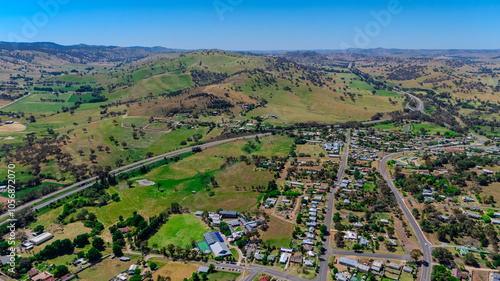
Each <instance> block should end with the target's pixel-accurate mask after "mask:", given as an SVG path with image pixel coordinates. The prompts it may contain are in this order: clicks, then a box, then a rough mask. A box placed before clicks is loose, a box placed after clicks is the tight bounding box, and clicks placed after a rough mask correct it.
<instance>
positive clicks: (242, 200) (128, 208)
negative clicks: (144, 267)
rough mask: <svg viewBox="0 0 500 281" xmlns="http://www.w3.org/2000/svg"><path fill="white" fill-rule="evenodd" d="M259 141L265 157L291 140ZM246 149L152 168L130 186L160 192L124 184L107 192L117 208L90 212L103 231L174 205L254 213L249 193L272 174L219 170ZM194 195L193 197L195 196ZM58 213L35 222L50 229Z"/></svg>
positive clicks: (221, 149) (219, 149)
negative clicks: (144, 181)
mask: <svg viewBox="0 0 500 281" xmlns="http://www.w3.org/2000/svg"><path fill="white" fill-rule="evenodd" d="M260 141H261V144H260V146H259V149H258V151H256V152H255V154H258V155H264V156H266V157H271V156H272V155H280V154H285V152H288V151H289V150H290V145H291V143H292V142H291V139H289V138H287V137H283V136H278V135H276V136H268V137H264V138H261V140H260ZM246 143H247V141H245V140H240V141H236V142H233V143H228V144H223V145H220V146H215V147H211V148H208V149H206V150H203V151H202V152H200V153H196V154H194V155H191V156H189V157H186V158H183V159H181V160H179V161H178V162H172V163H170V164H168V165H164V166H160V167H157V168H154V169H152V170H151V171H150V172H149V173H147V174H145V175H143V176H140V177H136V178H133V179H132V180H133V181H134V182H135V181H136V180H139V179H148V180H151V181H153V182H155V183H161V188H158V187H157V186H139V185H137V184H134V185H133V186H132V188H129V187H127V185H126V184H125V183H122V184H120V185H119V186H115V187H110V188H109V190H108V192H109V193H110V194H113V193H118V194H119V196H120V198H121V201H120V202H113V203H110V204H108V205H106V206H102V207H89V208H88V210H89V211H90V212H92V213H95V214H96V215H97V218H98V220H99V221H100V222H102V223H103V224H104V225H105V226H106V227H107V226H110V225H112V224H114V223H116V222H117V221H118V219H119V216H123V217H128V216H130V215H131V214H132V213H133V212H134V211H138V212H139V214H141V215H143V216H145V217H151V216H154V215H157V214H159V213H160V212H162V211H164V210H165V209H166V208H168V207H169V206H170V204H171V203H174V202H176V203H179V204H181V206H182V207H185V208H189V209H190V210H191V211H197V210H203V211H215V210H217V209H218V208H223V209H228V210H236V211H240V212H243V211H248V210H251V209H253V208H255V207H256V204H257V199H258V198H259V197H260V196H261V193H259V192H256V191H253V190H252V189H251V187H252V186H266V185H267V183H268V182H269V181H270V180H271V179H273V174H272V173H271V172H268V171H261V170H256V169H255V167H254V165H246V164H245V163H243V162H238V163H235V164H233V165H230V166H228V167H226V168H225V169H221V166H222V164H224V163H225V161H226V158H227V157H229V156H232V157H235V158H239V156H240V155H246V153H245V152H243V151H242V150H241V148H242V147H243V146H244V145H245V144H246ZM211 176H214V178H215V180H216V181H217V183H218V187H217V188H213V187H209V188H208V189H207V186H209V183H210V177H211ZM193 191H195V192H196V193H195V194H193V193H192V192H193ZM211 192H213V194H211ZM61 212H62V209H61V208H58V209H56V210H53V211H50V212H47V213H45V214H43V215H41V216H40V217H39V220H40V221H41V222H44V223H46V224H49V223H50V222H52V221H53V220H54V219H55V217H57V215H58V214H60V213H61ZM55 213H57V214H55Z"/></svg>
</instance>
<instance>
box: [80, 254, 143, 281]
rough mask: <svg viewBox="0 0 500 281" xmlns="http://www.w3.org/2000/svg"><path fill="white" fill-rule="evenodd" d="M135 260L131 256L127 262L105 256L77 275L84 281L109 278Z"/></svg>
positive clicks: (126, 268) (125, 268)
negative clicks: (105, 257)
mask: <svg viewBox="0 0 500 281" xmlns="http://www.w3.org/2000/svg"><path fill="white" fill-rule="evenodd" d="M136 261H137V260H134V259H133V258H132V260H131V261H128V262H123V261H120V259H118V258H116V259H111V258H107V259H105V260H103V261H102V262H100V263H98V264H96V265H94V266H92V267H90V268H88V269H85V270H84V271H82V272H80V273H78V277H80V280H85V281H97V280H110V279H112V278H113V277H115V276H116V275H118V274H120V273H121V272H123V271H126V270H128V268H129V267H130V266H131V265H132V264H133V263H135V262H136Z"/></svg>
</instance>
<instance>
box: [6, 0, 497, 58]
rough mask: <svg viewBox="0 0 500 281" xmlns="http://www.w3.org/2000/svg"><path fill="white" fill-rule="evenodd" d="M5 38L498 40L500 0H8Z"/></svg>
mask: <svg viewBox="0 0 500 281" xmlns="http://www.w3.org/2000/svg"><path fill="white" fill-rule="evenodd" d="M0 41H22V42H40V41H44V42H55V43H59V44H64V45H69V44H79V43H84V44H96V45H118V46H164V47H169V48H185V49H208V48H219V49H226V50H305V49H309V50H311V49H342V48H346V47H359V48H377V47H383V48H408V49H500V1H499V0H484V1H481V0H468V1H465V0H453V1H452V0H341V1H337V0H324V1H320V0H300V1H295V0H276V1H272V0H268V1H262V0H191V1H190V0H177V1H171V0H155V1H153V0H99V1H97V0H85V1H84V0H23V1H2V7H1V9H0Z"/></svg>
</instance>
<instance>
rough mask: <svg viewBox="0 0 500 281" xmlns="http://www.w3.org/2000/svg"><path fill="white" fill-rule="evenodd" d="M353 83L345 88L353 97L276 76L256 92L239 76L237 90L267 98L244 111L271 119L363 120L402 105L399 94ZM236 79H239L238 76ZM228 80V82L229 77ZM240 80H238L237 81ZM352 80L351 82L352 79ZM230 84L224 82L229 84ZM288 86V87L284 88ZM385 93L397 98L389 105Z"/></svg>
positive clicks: (338, 85) (297, 120)
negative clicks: (376, 92)
mask: <svg viewBox="0 0 500 281" xmlns="http://www.w3.org/2000/svg"><path fill="white" fill-rule="evenodd" d="M346 79H352V80H351V81H355V82H356V84H357V85H355V86H356V88H355V89H353V88H352V87H351V89H348V90H346V91H352V92H353V93H355V98H354V100H352V99H351V98H350V97H348V96H346V95H344V94H342V93H341V92H340V90H339V91H335V92H333V91H332V90H330V88H328V87H326V86H323V87H317V86H311V85H309V86H307V84H306V83H301V84H299V85H298V87H297V86H296V85H294V84H291V83H290V82H289V81H288V80H282V79H277V86H272V85H271V86H269V87H262V90H260V88H259V92H258V94H256V92H255V91H254V90H253V89H254V88H255V87H256V85H255V82H254V80H248V81H247V80H241V81H243V82H245V83H244V84H243V85H241V91H242V92H243V93H245V94H247V95H249V96H259V95H260V96H262V97H263V98H265V99H266V100H268V104H266V106H265V107H258V108H256V109H255V110H252V111H251V112H249V113H248V114H247V115H248V116H252V117H256V116H266V115H268V114H270V115H273V114H274V115H277V116H278V119H276V120H274V119H269V120H270V122H273V123H292V122H303V121H305V120H308V121H317V122H347V121H366V120H370V117H371V116H373V115H374V114H375V113H377V112H389V111H395V110H400V109H401V108H402V101H403V98H402V97H401V96H399V95H395V96H394V95H389V94H387V93H384V95H373V94H372V93H371V92H370V89H373V88H372V87H371V86H370V85H368V84H366V83H365V82H362V81H359V80H354V78H346ZM238 81H240V80H238ZM229 82H232V81H231V80H230V81H229ZM240 83H241V82H240ZM353 83H354V82H353ZM231 85H232V84H229V85H226V86H227V87H230V86H231ZM286 87H289V88H290V89H291V90H289V91H287V90H285V89H286ZM331 87H340V88H342V87H346V85H342V86H340V84H333V85H331ZM389 97H391V98H392V100H394V101H399V102H398V104H396V105H393V104H391V103H390V102H389Z"/></svg>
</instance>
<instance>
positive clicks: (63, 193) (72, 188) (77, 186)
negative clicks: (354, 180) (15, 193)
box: [0, 133, 269, 225]
mask: <svg viewBox="0 0 500 281" xmlns="http://www.w3.org/2000/svg"><path fill="white" fill-rule="evenodd" d="M266 135H269V133H265V134H254V135H248V136H242V137H235V138H228V139H224V140H218V141H213V142H209V143H205V144H202V145H197V146H193V147H187V148H183V149H178V150H175V151H171V152H168V153H164V154H161V155H158V156H154V157H151V158H148V159H144V160H141V161H137V162H134V163H131V164H128V165H125V166H122V167H119V168H117V169H114V170H112V171H111V172H110V174H114V175H119V174H122V173H127V172H130V171H133V170H136V169H139V168H140V167H143V166H146V165H149V164H153V163H156V162H159V161H162V160H163V159H165V158H172V157H175V156H179V155H182V154H184V153H188V152H190V151H192V149H193V148H194V147H200V148H202V149H204V148H208V147H212V146H216V145H221V144H224V143H228V142H233V141H237V140H242V139H248V138H255V137H256V136H259V137H262V136H266ZM96 181H97V177H92V178H88V179H85V180H82V181H79V182H76V183H74V184H72V185H69V186H67V187H65V188H62V189H60V190H58V191H56V192H52V193H50V194H47V195H45V196H42V197H40V198H38V199H36V200H33V201H30V202H27V203H25V204H23V205H20V206H17V207H16V212H17V211H19V210H22V209H25V208H28V207H33V209H35V210H37V209H41V208H43V207H45V206H47V205H49V204H50V203H53V202H56V201H57V200H60V199H62V198H65V197H67V196H69V195H71V194H74V193H77V192H80V191H82V190H84V189H86V188H89V187H90V186H92V185H93V184H94V183H95V182H96ZM56 195H59V196H56ZM54 196H55V197H54ZM47 199H49V200H47ZM45 200H47V201H45ZM42 201H45V202H43V203H41V204H39V205H37V204H38V203H40V202H42ZM35 205H36V206H35ZM10 216H11V213H9V212H6V213H4V214H2V215H0V220H3V219H5V218H7V217H10ZM6 222H7V220H4V221H2V222H0V225H2V224H4V223H6Z"/></svg>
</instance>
